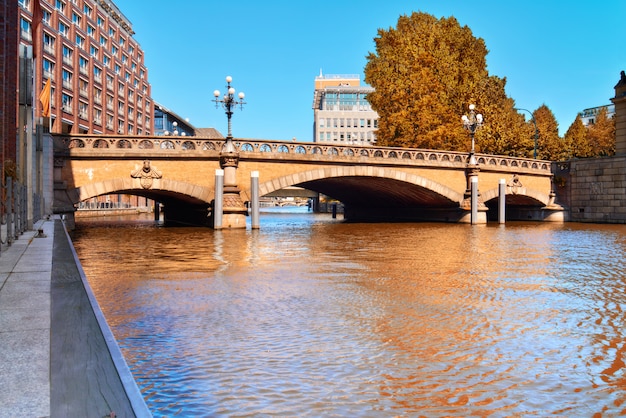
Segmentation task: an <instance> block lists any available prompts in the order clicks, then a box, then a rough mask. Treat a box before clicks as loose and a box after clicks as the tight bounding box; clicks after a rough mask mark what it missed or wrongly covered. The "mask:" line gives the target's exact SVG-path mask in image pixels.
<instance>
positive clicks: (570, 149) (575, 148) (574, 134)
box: [564, 115, 593, 158]
mask: <svg viewBox="0 0 626 418" xmlns="http://www.w3.org/2000/svg"><path fill="white" fill-rule="evenodd" d="M564 141H565V144H566V149H567V158H586V157H591V156H593V148H592V147H591V144H590V143H589V139H588V138H587V128H585V125H583V121H582V119H581V118H580V115H577V116H576V119H574V123H572V124H571V125H570V127H569V128H568V129H567V132H566V133H565V137H564Z"/></svg>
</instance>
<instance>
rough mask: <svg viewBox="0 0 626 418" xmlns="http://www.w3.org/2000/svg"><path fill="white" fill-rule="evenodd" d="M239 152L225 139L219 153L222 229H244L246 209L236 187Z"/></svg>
mask: <svg viewBox="0 0 626 418" xmlns="http://www.w3.org/2000/svg"><path fill="white" fill-rule="evenodd" d="M238 166H239V152H237V149H236V148H235V146H234V145H233V142H232V138H231V137H227V138H226V143H225V144H224V147H223V148H222V152H221V153H220V167H222V169H223V170H224V192H223V200H222V201H223V205H222V213H223V214H222V225H221V227H222V228H245V227H246V216H247V215H248V208H246V205H244V203H243V200H242V199H241V195H240V192H241V190H240V189H239V186H238V185H237V167H238Z"/></svg>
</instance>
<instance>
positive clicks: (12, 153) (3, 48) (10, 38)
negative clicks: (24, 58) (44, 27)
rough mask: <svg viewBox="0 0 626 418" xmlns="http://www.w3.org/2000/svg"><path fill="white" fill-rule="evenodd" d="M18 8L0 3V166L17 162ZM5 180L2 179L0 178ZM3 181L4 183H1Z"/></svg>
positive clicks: (15, 4) (13, 4)
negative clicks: (9, 162) (0, 144)
mask: <svg viewBox="0 0 626 418" xmlns="http://www.w3.org/2000/svg"><path fill="white" fill-rule="evenodd" d="M17 24H18V6H17V2H15V1H3V2H2V3H0V141H1V142H2V147H1V149H0V152H1V153H2V155H1V156H0V165H2V167H4V164H5V161H7V160H10V161H13V162H14V161H15V159H16V144H17V142H16V137H17V93H16V92H17V37H18V33H19V31H18V27H17ZM2 178H3V179H4V176H2ZM2 181H3V180H2Z"/></svg>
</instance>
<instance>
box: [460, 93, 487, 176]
mask: <svg viewBox="0 0 626 418" xmlns="http://www.w3.org/2000/svg"><path fill="white" fill-rule="evenodd" d="M475 108H476V106H475V105H473V104H471V105H469V110H470V112H469V116H467V115H463V116H462V117H461V120H462V121H463V127H464V128H465V129H467V130H468V131H469V133H470V138H471V139H472V150H471V151H470V158H469V164H470V165H476V157H474V151H475V148H474V134H475V133H476V129H478V128H480V127H481V126H482V125H483V115H481V114H480V113H478V114H477V113H476V112H475V111H474V109H475Z"/></svg>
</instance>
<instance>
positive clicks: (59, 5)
mask: <svg viewBox="0 0 626 418" xmlns="http://www.w3.org/2000/svg"><path fill="white" fill-rule="evenodd" d="M56 9H57V10H58V11H59V12H61V13H64V12H65V3H63V2H62V1H61V0H57V2H56Z"/></svg>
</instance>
